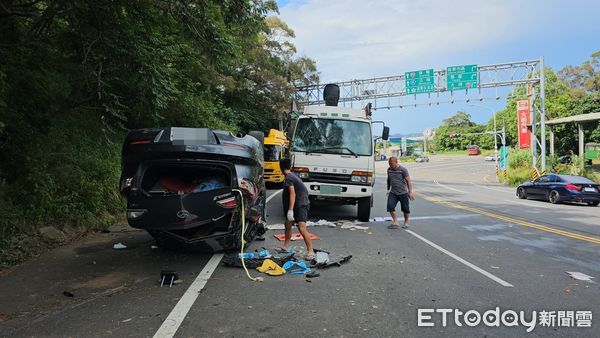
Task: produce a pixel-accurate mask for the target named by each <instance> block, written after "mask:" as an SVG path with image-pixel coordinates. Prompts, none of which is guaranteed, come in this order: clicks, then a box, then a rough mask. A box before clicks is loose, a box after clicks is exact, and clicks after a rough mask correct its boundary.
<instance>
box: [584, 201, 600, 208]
mask: <svg viewBox="0 0 600 338" xmlns="http://www.w3.org/2000/svg"><path fill="white" fill-rule="evenodd" d="M587 204H588V205H589V206H590V207H597V206H598V204H600V201H589V202H587Z"/></svg>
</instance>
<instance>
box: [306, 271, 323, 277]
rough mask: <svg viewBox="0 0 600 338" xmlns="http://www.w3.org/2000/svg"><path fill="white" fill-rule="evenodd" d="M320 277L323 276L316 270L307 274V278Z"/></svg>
mask: <svg viewBox="0 0 600 338" xmlns="http://www.w3.org/2000/svg"><path fill="white" fill-rule="evenodd" d="M319 276H321V274H320V273H318V272H316V271H315V270H311V272H309V273H307V274H306V277H307V278H316V277H319Z"/></svg>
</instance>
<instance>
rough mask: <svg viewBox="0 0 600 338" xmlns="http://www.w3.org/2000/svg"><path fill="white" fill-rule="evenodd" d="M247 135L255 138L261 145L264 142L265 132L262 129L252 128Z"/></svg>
mask: <svg viewBox="0 0 600 338" xmlns="http://www.w3.org/2000/svg"><path fill="white" fill-rule="evenodd" d="M248 135H250V136H252V137H254V138H255V139H257V140H258V142H260V144H261V145H262V144H264V143H265V133H263V132H262V131H256V130H253V131H251V132H249V133H248Z"/></svg>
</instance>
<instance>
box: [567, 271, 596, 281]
mask: <svg viewBox="0 0 600 338" xmlns="http://www.w3.org/2000/svg"><path fill="white" fill-rule="evenodd" d="M565 272H566V273H567V274H568V275H569V277H571V278H573V279H577V280H582V281H586V282H592V283H594V281H593V280H592V278H594V277H592V276H588V275H586V274H585V273H582V272H570V271H565Z"/></svg>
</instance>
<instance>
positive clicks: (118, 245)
mask: <svg viewBox="0 0 600 338" xmlns="http://www.w3.org/2000/svg"><path fill="white" fill-rule="evenodd" d="M113 249H117V250H122V249H127V245H125V244H123V243H121V242H119V243H116V244H115V245H113Z"/></svg>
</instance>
